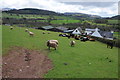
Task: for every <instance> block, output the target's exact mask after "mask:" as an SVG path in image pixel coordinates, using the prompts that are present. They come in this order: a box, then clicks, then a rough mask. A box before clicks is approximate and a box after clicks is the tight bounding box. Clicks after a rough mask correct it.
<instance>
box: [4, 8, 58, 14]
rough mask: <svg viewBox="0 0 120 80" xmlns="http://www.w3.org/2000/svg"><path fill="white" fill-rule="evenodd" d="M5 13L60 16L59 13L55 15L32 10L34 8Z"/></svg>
mask: <svg viewBox="0 0 120 80" xmlns="http://www.w3.org/2000/svg"><path fill="white" fill-rule="evenodd" d="M3 12H7V13H14V14H37V15H38V14H39V15H60V13H56V12H53V11H48V10H42V9H34V8H24V9H18V10H16V9H14V10H9V11H3Z"/></svg>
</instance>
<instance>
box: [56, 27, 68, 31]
mask: <svg viewBox="0 0 120 80" xmlns="http://www.w3.org/2000/svg"><path fill="white" fill-rule="evenodd" d="M55 29H56V32H64V31H66V30H68V28H66V27H62V26H59V27H56V28H55Z"/></svg>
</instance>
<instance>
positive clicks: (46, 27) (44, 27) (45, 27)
mask: <svg viewBox="0 0 120 80" xmlns="http://www.w3.org/2000/svg"><path fill="white" fill-rule="evenodd" d="M42 28H43V29H46V30H47V29H52V28H54V27H53V26H43V27H42Z"/></svg>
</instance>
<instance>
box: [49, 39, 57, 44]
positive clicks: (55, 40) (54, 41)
mask: <svg viewBox="0 0 120 80" xmlns="http://www.w3.org/2000/svg"><path fill="white" fill-rule="evenodd" d="M50 41H51V42H55V43H57V44H58V40H50Z"/></svg>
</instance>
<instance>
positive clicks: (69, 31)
mask: <svg viewBox="0 0 120 80" xmlns="http://www.w3.org/2000/svg"><path fill="white" fill-rule="evenodd" d="M73 31H74V30H66V31H64V33H72V32H73Z"/></svg>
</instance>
